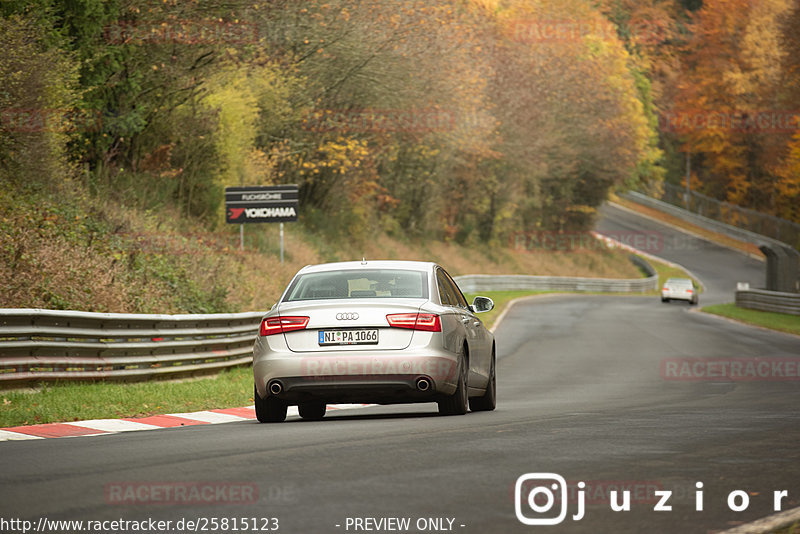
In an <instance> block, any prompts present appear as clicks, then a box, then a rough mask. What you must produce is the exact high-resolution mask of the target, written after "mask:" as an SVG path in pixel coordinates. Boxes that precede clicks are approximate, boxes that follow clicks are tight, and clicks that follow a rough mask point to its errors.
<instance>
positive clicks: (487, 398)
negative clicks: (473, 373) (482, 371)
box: [469, 351, 497, 412]
mask: <svg viewBox="0 0 800 534" xmlns="http://www.w3.org/2000/svg"><path fill="white" fill-rule="evenodd" d="M496 406H497V374H496V371H495V357H494V351H492V364H491V367H490V368H489V385H488V386H486V393H484V394H483V396H482V397H473V398H471V399H469V409H470V410H471V411H473V412H491V411H492V410H494V409H495V407H496Z"/></svg>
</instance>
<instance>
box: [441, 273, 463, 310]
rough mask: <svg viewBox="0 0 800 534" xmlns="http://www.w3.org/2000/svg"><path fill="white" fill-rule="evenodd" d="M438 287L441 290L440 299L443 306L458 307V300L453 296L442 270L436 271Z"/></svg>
mask: <svg viewBox="0 0 800 534" xmlns="http://www.w3.org/2000/svg"><path fill="white" fill-rule="evenodd" d="M436 285H437V286H438V288H439V297H440V298H441V299H442V306H457V305H458V304H456V303H457V302H458V299H456V296H455V295H453V290H452V289H451V288H450V284H449V283H448V280H447V276H446V275H445V274H444V271H442V270H441V269H437V270H436Z"/></svg>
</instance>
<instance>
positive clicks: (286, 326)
mask: <svg viewBox="0 0 800 534" xmlns="http://www.w3.org/2000/svg"><path fill="white" fill-rule="evenodd" d="M306 325H308V317H270V318H269V319H264V320H263V321H261V332H260V333H261V335H262V336H272V335H275V334H282V333H284V332H291V331H293V330H304V329H305V327H306Z"/></svg>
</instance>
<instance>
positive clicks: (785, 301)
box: [736, 289, 800, 315]
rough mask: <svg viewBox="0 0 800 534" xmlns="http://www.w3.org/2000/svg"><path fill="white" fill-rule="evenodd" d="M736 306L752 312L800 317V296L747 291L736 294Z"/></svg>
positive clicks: (765, 291) (761, 290)
mask: <svg viewBox="0 0 800 534" xmlns="http://www.w3.org/2000/svg"><path fill="white" fill-rule="evenodd" d="M736 305H737V306H739V307H740V308H749V309H751V310H760V311H769V312H778V313H788V314H791V315H800V294H797V293H781V292H778V291H767V290H765V289H747V290H744V291H737V292H736Z"/></svg>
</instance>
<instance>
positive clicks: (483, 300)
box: [472, 297, 494, 313]
mask: <svg viewBox="0 0 800 534" xmlns="http://www.w3.org/2000/svg"><path fill="white" fill-rule="evenodd" d="M472 309H473V311H474V312H475V313H484V312H488V311H492V310H493V309H494V301H493V300H492V299H490V298H489V297H475V300H473V301H472Z"/></svg>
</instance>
